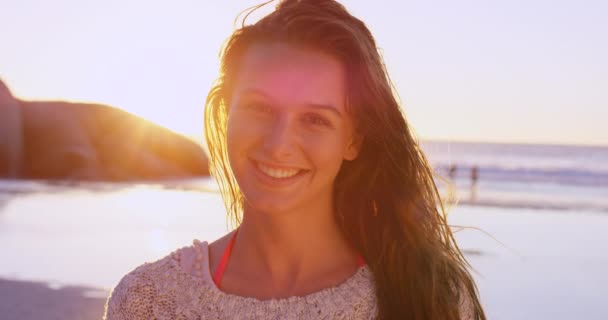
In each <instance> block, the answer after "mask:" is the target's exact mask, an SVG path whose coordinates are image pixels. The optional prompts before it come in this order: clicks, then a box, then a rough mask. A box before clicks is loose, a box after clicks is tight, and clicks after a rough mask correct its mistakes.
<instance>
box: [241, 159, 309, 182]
mask: <svg viewBox="0 0 608 320" xmlns="http://www.w3.org/2000/svg"><path fill="white" fill-rule="evenodd" d="M252 162H253V165H254V167H255V169H256V170H255V171H256V173H257V176H258V177H259V178H260V179H261V180H262V181H263V182H265V183H266V184H270V185H273V186H286V185H289V184H291V183H293V182H295V181H296V180H299V179H300V178H301V177H302V176H303V175H304V174H306V173H307V172H308V171H309V170H306V169H301V168H295V167H284V166H274V165H269V164H267V163H262V162H260V161H255V160H252Z"/></svg>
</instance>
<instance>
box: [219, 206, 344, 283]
mask: <svg viewBox="0 0 608 320" xmlns="http://www.w3.org/2000/svg"><path fill="white" fill-rule="evenodd" d="M330 208H331V206H327V207H325V208H322V207H319V208H316V209H315V210H308V211H306V212H304V211H302V212H284V213H275V214H268V213H264V212H259V211H256V210H253V209H252V208H246V209H245V212H244V214H243V222H242V224H241V226H240V228H239V233H238V236H237V239H236V241H235V245H234V249H233V252H232V257H231V263H234V264H233V266H239V265H240V266H246V268H247V269H248V270H249V272H251V273H252V274H257V275H260V276H262V277H265V278H267V279H266V280H267V281H269V282H270V283H269V284H271V283H274V284H275V285H277V286H278V285H280V286H287V287H289V286H290V285H293V286H296V285H297V283H299V282H301V281H306V280H307V279H309V278H311V277H314V276H315V275H319V274H323V273H327V272H334V271H335V270H338V269H342V270H344V269H348V268H351V264H356V255H355V254H354V252H353V251H352V249H351V248H350V247H349V245H348V243H347V242H346V240H345V239H344V237H343V236H342V233H341V232H340V230H339V227H338V225H337V223H336V221H335V218H334V216H333V214H332V212H331V209H330Z"/></svg>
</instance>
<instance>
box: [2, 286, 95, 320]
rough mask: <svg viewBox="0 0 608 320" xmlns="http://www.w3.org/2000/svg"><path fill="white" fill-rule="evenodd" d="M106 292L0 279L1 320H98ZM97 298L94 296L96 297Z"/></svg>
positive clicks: (87, 288) (88, 288)
mask: <svg viewBox="0 0 608 320" xmlns="http://www.w3.org/2000/svg"><path fill="white" fill-rule="evenodd" d="M100 295H107V291H105V290H98V289H94V288H90V287H78V286H68V287H62V288H56V289H55V288H51V287H49V285H48V284H47V283H44V282H30V281H16V280H7V279H0V297H2V299H0V313H1V314H2V319H4V320H39V319H48V320H77V319H78V320H81V319H100V318H101V314H102V313H103V309H104V304H105V298H103V297H100ZM95 296H97V297H95Z"/></svg>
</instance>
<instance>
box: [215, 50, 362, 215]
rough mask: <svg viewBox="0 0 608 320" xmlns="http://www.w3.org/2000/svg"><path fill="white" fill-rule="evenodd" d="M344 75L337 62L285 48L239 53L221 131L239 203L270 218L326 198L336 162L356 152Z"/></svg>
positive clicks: (336, 172) (316, 53) (335, 168)
mask: <svg viewBox="0 0 608 320" xmlns="http://www.w3.org/2000/svg"><path fill="white" fill-rule="evenodd" d="M344 78H345V73H344V70H343V67H342V65H341V64H340V62H339V61H338V60H336V59H334V58H332V57H331V56H328V55H325V54H322V53H319V52H316V51H312V50H306V49H301V48H296V47H292V46H288V45H285V44H258V45H253V46H251V47H250V48H249V49H248V50H247V52H246V53H245V54H244V56H243V57H242V60H241V64H240V69H239V72H238V75H237V76H236V79H235V80H236V81H235V83H234V87H233V88H234V89H233V92H232V96H231V99H230V101H231V103H230V106H229V111H228V131H227V140H228V143H227V146H228V156H229V159H230V165H231V167H232V170H233V172H234V175H235V177H236V180H237V182H238V184H239V187H240V189H241V191H242V192H243V194H244V196H245V198H246V202H247V205H246V206H252V207H253V208H255V209H256V210H259V211H261V212H268V213H275V212H288V211H294V210H301V209H306V208H307V207H308V208H312V207H313V206H314V205H315V204H317V205H318V204H319V203H321V202H323V201H328V202H329V201H331V197H332V189H333V183H334V180H335V178H336V175H337V174H338V171H339V169H340V166H341V165H342V161H343V160H345V159H346V160H352V159H354V158H355V157H356V156H357V151H358V150H357V145H356V143H355V140H354V134H353V133H354V130H353V125H352V121H351V119H350V117H349V115H348V114H347V113H346V110H345V81H344ZM326 204H327V203H326Z"/></svg>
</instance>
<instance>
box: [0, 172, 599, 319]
mask: <svg viewBox="0 0 608 320" xmlns="http://www.w3.org/2000/svg"><path fill="white" fill-rule="evenodd" d="M4 189H5V190H4V192H3V193H0V244H1V245H0V256H2V257H3V261H2V263H0V297H1V299H0V314H1V315H2V317H1V318H2V319H3V320H4V319H11V320H12V319H100V318H101V316H102V313H103V306H104V302H105V297H107V294H108V292H109V290H110V289H111V288H112V287H113V286H114V285H116V284H117V283H118V281H119V280H120V279H121V277H122V276H123V275H124V274H126V273H127V272H129V271H130V270H133V268H135V267H136V266H138V265H140V264H142V263H143V262H146V261H154V260H156V259H159V258H161V257H164V256H165V255H167V254H169V253H170V252H171V251H172V250H174V249H176V248H179V247H182V246H186V245H190V244H191V243H192V240H193V239H195V238H196V239H200V240H214V239H216V238H218V237H219V236H221V235H222V234H223V233H224V232H225V231H226V230H227V228H228V227H227V222H226V220H225V217H224V215H223V207H222V202H221V199H220V197H219V194H217V193H214V192H201V191H185V190H184V189H183V188H182V189H176V188H166V187H162V186H159V185H130V186H121V187H116V188H111V187H107V186H104V187H96V188H90V187H89V186H87V187H83V186H65V185H64V186H60V185H36V184H34V183H32V182H23V183H17V184H16V185H15V184H13V185H12V186H11V187H7V186H6V185H4ZM9 189H10V190H9ZM448 220H449V222H450V224H452V225H453V226H454V228H455V229H454V230H456V231H457V232H456V233H455V236H456V238H457V241H458V242H459V244H460V246H461V248H462V249H463V251H464V252H465V255H466V256H467V258H468V260H469V261H470V263H471V265H472V267H473V268H474V270H475V273H474V277H475V279H476V282H477V284H478V286H479V290H480V293H481V299H482V303H483V305H484V307H485V309H486V312H487V314H488V318H489V319H498V320H500V319H504V320H512V319H557V320H561V319H563V320H566V319H577V318H580V316H581V315H584V318H585V319H598V320H599V319H606V316H608V312H607V311H606V309H605V307H604V302H603V300H604V299H603V297H606V296H608V288H607V287H606V286H605V285H604V284H605V283H608V274H606V272H605V270H608V245H607V244H608V232H606V231H607V230H608V214H606V213H605V212H603V211H592V210H587V211H584V210H565V209H562V210H553V209H542V210H541V209H531V208H528V209H526V208H513V207H503V208H499V207H491V206H470V205H464V204H461V205H459V206H457V207H455V208H453V209H452V210H451V212H450V214H449V217H448ZM459 226H465V227H466V228H460V227H459Z"/></svg>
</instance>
